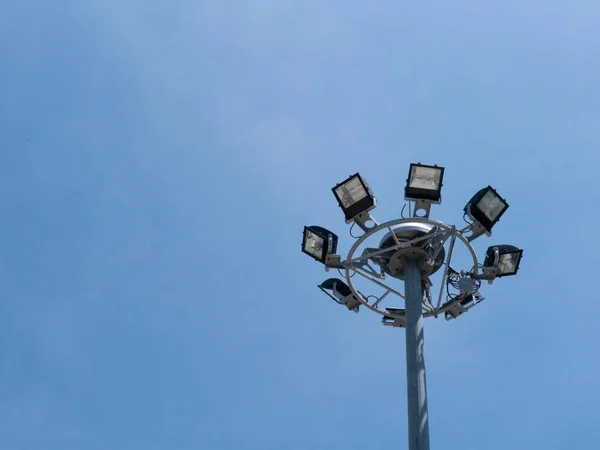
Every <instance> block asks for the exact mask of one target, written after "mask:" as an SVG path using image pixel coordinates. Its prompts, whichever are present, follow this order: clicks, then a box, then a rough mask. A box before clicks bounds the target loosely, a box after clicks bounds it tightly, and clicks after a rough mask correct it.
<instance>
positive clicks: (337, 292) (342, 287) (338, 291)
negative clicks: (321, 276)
mask: <svg viewBox="0 0 600 450" xmlns="http://www.w3.org/2000/svg"><path fill="white" fill-rule="evenodd" d="M318 288H319V289H321V290H322V291H323V292H325V294H327V295H328V296H329V297H331V298H332V299H333V300H334V301H335V302H337V303H339V304H340V305H344V306H345V307H346V308H348V310H350V311H354V312H358V307H359V306H360V303H361V302H360V300H358V299H357V298H356V297H355V296H354V294H353V293H352V290H351V289H350V288H349V287H348V285H347V284H346V283H344V282H343V281H342V280H340V279H339V278H329V279H328V280H325V281H323V283H321V284H320V285H319V286H318Z"/></svg>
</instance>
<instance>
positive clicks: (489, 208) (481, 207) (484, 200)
mask: <svg viewBox="0 0 600 450" xmlns="http://www.w3.org/2000/svg"><path fill="white" fill-rule="evenodd" d="M507 209H508V203H506V200H504V199H503V198H502V197H500V196H499V195H498V192H496V190H495V189H494V188H492V187H491V186H488V187H486V188H483V189H482V190H480V191H479V192H478V193H477V194H475V195H474V196H473V198H472V199H471V200H469V202H468V203H467V204H466V205H465V209H464V211H465V213H467V214H468V215H469V217H471V219H473V220H476V221H477V222H479V223H480V224H481V225H482V226H483V228H485V229H486V231H487V232H488V233H489V232H490V231H491V230H492V227H493V226H494V225H495V224H496V222H498V220H500V217H501V216H502V214H504V212H505V211H506V210H507Z"/></svg>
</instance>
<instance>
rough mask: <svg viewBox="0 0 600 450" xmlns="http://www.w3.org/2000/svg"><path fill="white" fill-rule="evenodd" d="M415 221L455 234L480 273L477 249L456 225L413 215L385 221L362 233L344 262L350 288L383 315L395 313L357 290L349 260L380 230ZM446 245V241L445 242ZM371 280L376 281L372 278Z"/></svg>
mask: <svg viewBox="0 0 600 450" xmlns="http://www.w3.org/2000/svg"><path fill="white" fill-rule="evenodd" d="M415 222H417V223H424V224H428V225H432V226H436V227H438V228H439V229H441V230H443V231H446V232H449V233H450V236H451V237H452V236H454V237H456V238H457V239H458V240H460V241H461V242H462V243H463V244H465V246H466V247H467V249H468V250H469V252H470V253H471V256H472V257H473V267H474V268H475V270H474V274H475V275H478V271H479V261H478V260H477V254H476V253H475V250H474V249H473V247H472V246H471V243H470V242H469V240H468V239H467V238H466V237H465V236H464V235H463V234H462V233H461V232H460V231H459V230H458V229H456V227H454V226H450V225H447V224H445V223H444V222H440V221H437V220H431V219H424V218H421V217H411V218H409V219H396V220H391V221H389V222H385V223H383V224H381V225H379V226H376V227H373V228H372V229H371V230H369V231H368V232H366V233H365V234H364V235H362V236H361V237H360V238H358V239H357V241H356V242H355V243H354V245H353V246H352V248H351V249H350V251H349V252H348V256H347V257H346V261H345V262H344V266H345V271H346V281H347V283H348V286H349V287H350V290H351V291H352V293H353V294H354V296H355V297H356V298H357V299H358V300H359V301H360V302H361V304H363V305H364V306H365V307H367V308H369V309H370V310H371V311H375V312H376V313H379V314H381V315H382V316H394V314H393V313H390V312H389V311H386V310H384V309H380V308H379V307H378V306H375V305H372V304H370V303H369V302H368V301H367V300H366V299H365V297H363V296H362V295H361V294H360V293H359V292H358V291H357V289H356V288H355V287H354V283H353V282H352V274H351V272H355V270H354V269H353V267H352V266H351V265H350V263H349V261H352V258H353V257H354V252H356V250H357V249H358V248H359V247H360V245H361V244H362V243H363V242H365V241H366V240H367V239H369V238H370V237H372V236H374V235H375V234H377V233H378V232H380V231H382V230H388V231H391V227H393V226H395V225H402V224H408V223H415ZM444 245H445V243H444ZM448 263H450V260H448ZM370 281H371V282H374V281H373V280H372V279H370ZM443 282H444V280H442V283H443ZM376 284H378V285H380V286H381V287H384V288H386V289H388V290H389V291H390V292H393V293H394V294H396V295H397V296H399V297H401V298H403V299H404V296H403V295H402V294H400V293H399V292H398V291H396V290H395V289H392V288H389V287H388V286H387V285H385V284H384V283H381V284H379V283H376ZM458 301H459V300H456V302H458ZM456 302H452V303H450V304H448V305H446V306H445V307H440V308H435V306H434V311H429V310H425V311H424V312H423V316H424V317H432V316H436V317H437V315H438V314H440V313H443V312H444V311H446V310H448V309H450V308H452V307H453V306H454V304H455V303H456ZM399 309H401V308H399Z"/></svg>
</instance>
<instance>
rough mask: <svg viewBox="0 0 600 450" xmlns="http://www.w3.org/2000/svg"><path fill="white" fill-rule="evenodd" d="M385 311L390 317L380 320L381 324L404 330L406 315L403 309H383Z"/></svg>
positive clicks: (386, 316)
mask: <svg viewBox="0 0 600 450" xmlns="http://www.w3.org/2000/svg"><path fill="white" fill-rule="evenodd" d="M385 310H386V312H388V313H390V315H389V316H388V315H385V316H383V319H381V323H383V324H384V325H387V326H391V327H401V328H404V327H405V326H406V313H405V311H404V309H401V308H385Z"/></svg>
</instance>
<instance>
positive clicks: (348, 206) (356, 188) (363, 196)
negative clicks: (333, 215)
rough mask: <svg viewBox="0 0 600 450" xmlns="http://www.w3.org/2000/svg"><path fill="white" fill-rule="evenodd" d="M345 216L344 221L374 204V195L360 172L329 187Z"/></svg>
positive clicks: (349, 219) (369, 208)
mask: <svg viewBox="0 0 600 450" xmlns="http://www.w3.org/2000/svg"><path fill="white" fill-rule="evenodd" d="M331 190H332V191H333V195H335V198H336V199H337V201H338V203H339V205H340V208H342V211H344V215H345V216H346V223H350V222H352V220H354V218H355V217H356V216H358V215H359V214H362V213H366V212H368V211H371V210H372V209H373V208H375V206H376V201H375V196H374V195H373V193H372V192H371V189H370V188H369V185H368V184H367V182H366V181H365V180H363V178H362V177H361V176H360V174H358V173H356V174H354V175H352V176H351V177H350V178H348V179H347V180H345V181H342V182H341V183H340V184H337V185H336V186H335V187H334V188H332V189H331Z"/></svg>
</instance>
